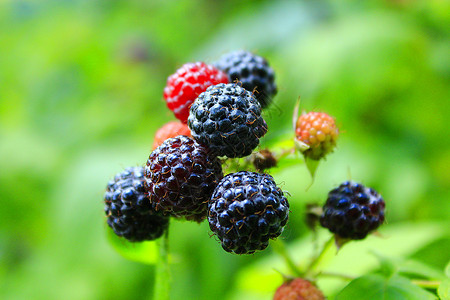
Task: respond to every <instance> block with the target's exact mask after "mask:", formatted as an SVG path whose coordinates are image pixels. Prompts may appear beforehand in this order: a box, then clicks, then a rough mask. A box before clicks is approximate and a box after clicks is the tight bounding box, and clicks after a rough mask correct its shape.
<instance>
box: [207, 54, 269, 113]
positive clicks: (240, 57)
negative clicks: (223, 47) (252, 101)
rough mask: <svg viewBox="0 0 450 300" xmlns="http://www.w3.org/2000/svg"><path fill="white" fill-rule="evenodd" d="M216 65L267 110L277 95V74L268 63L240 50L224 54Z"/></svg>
mask: <svg viewBox="0 0 450 300" xmlns="http://www.w3.org/2000/svg"><path fill="white" fill-rule="evenodd" d="M214 65H215V66H216V67H217V68H218V69H219V70H222V71H224V72H225V73H227V75H228V78H229V80H230V82H236V81H239V82H241V83H242V87H243V88H245V89H246V90H248V91H254V90H255V96H256V99H257V100H258V101H259V103H260V104H261V107H262V108H266V107H267V106H268V105H269V104H270V102H271V101H272V98H273V97H274V96H275V95H276V93H277V86H276V84H275V73H274V71H273V69H272V68H271V67H270V66H269V64H268V63H267V61H266V60H265V59H264V58H262V57H261V56H258V55H256V54H254V53H251V52H248V51H244V50H238V51H233V52H230V53H227V54H224V55H223V56H222V57H221V58H220V59H219V60H218V61H217V62H215V63H214Z"/></svg>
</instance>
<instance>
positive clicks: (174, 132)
mask: <svg viewBox="0 0 450 300" xmlns="http://www.w3.org/2000/svg"><path fill="white" fill-rule="evenodd" d="M179 135H186V136H189V137H190V136H191V131H190V130H189V127H188V126H187V125H186V124H183V123H180V122H177V121H171V122H169V123H166V124H165V125H164V126H163V127H161V128H160V129H158V131H157V132H156V134H155V139H154V140H153V150H154V149H156V148H158V146H160V145H161V144H162V143H163V142H164V141H165V140H167V139H169V138H174V137H177V136H179Z"/></svg>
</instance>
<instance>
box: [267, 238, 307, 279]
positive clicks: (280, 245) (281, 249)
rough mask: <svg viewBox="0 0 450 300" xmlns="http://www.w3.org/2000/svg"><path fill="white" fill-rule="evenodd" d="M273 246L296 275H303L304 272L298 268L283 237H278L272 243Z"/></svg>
mask: <svg viewBox="0 0 450 300" xmlns="http://www.w3.org/2000/svg"><path fill="white" fill-rule="evenodd" d="M271 245H272V248H273V249H274V251H275V252H277V253H278V254H279V255H281V257H283V259H284V261H285V262H286V265H287V266H288V267H289V269H290V270H291V272H292V273H293V275H294V276H297V277H302V275H303V273H302V272H301V271H300V270H299V269H298V268H297V266H296V265H295V263H294V261H293V260H292V257H291V256H290V255H289V253H288V251H287V249H286V244H285V243H284V242H283V240H281V239H277V240H276V241H275V242H272V243H271Z"/></svg>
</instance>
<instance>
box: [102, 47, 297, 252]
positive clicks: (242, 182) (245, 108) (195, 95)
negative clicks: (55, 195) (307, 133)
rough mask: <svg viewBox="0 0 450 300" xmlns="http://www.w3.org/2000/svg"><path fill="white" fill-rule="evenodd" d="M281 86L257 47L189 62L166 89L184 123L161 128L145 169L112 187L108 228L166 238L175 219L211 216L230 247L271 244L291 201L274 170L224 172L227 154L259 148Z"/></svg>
mask: <svg viewBox="0 0 450 300" xmlns="http://www.w3.org/2000/svg"><path fill="white" fill-rule="evenodd" d="M276 91H277V88H276V86H275V83H274V72H273V70H272V68H270V67H269V65H268V64H267V61H266V60H265V59H263V58H262V57H260V56H257V55H255V54H253V53H250V52H246V51H236V52H232V53H229V54H226V55H224V56H223V57H222V58H221V59H220V60H219V61H218V62H216V63H214V65H207V64H205V63H202V62H198V63H189V64H185V65H184V66H182V67H181V68H180V69H179V70H177V71H176V73H174V74H173V75H171V76H170V77H169V78H168V80H167V86H166V87H165V89H164V98H165V100H166V102H167V106H168V108H169V109H170V110H172V111H173V113H174V114H175V117H176V118H178V119H179V120H180V121H181V122H170V123H168V124H166V125H165V126H163V127H162V128H161V129H160V130H158V132H157V133H156V136H155V139H154V145H153V152H152V153H151V154H150V156H149V158H148V160H147V163H146V165H145V167H143V168H142V167H136V168H128V169H126V170H125V172H123V173H120V174H118V175H116V177H115V178H114V180H113V181H111V182H110V183H109V184H108V186H107V191H106V193H105V196H104V202H105V213H106V215H107V223H108V225H109V226H110V227H111V228H112V229H113V230H114V232H115V233H116V234H117V235H119V236H122V237H125V238H126V239H128V240H130V241H143V240H154V239H157V238H159V237H160V236H161V235H162V234H163V232H164V231H165V230H166V229H167V227H168V222H169V218H170V217H174V218H183V219H185V220H192V221H196V222H202V221H203V220H205V219H206V218H207V219H208V221H209V225H210V228H211V230H212V231H213V233H214V234H215V235H216V236H217V237H218V239H219V240H220V241H221V244H222V247H223V249H225V250H226V251H227V252H234V253H237V254H250V253H254V252H255V251H257V250H263V249H265V248H266V247H267V246H268V243H269V239H274V238H276V237H278V236H279V235H280V234H281V232H282V230H283V228H284V226H285V225H286V223H287V220H288V215H289V203H288V201H287V199H286V197H285V196H284V194H283V192H282V191H281V189H280V188H279V187H277V185H276V183H275V182H274V180H273V178H272V176H270V175H268V174H265V173H255V172H249V171H241V172H237V173H231V174H228V175H226V176H225V177H224V176H223V171H222V166H221V160H220V158H223V157H227V158H240V157H245V156H248V155H250V154H251V153H252V151H253V150H254V149H255V148H256V147H257V146H258V145H259V139H260V138H261V137H263V136H264V135H265V134H266V132H267V124H266V122H265V120H264V119H263V117H262V116H261V113H262V108H264V107H267V106H268V105H269V104H270V102H271V99H272V97H273V96H275V94H276ZM186 124H187V125H186Z"/></svg>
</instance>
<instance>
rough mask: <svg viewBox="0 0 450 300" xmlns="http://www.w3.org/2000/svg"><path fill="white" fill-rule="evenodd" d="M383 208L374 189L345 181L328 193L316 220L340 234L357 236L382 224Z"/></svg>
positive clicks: (344, 236) (352, 237)
mask: <svg viewBox="0 0 450 300" xmlns="http://www.w3.org/2000/svg"><path fill="white" fill-rule="evenodd" d="M384 208H385V203H384V200H383V198H382V197H381V196H380V195H379V194H378V193H377V192H376V191H375V190H373V189H371V188H367V187H364V186H363V185H362V184H359V183H355V182H349V181H346V182H344V183H342V184H341V185H340V186H339V187H337V188H335V189H333V190H331V191H330V192H329V193H328V198H327V202H326V203H325V205H324V207H323V214H322V216H321V217H320V224H321V225H322V226H323V227H325V228H328V229H329V230H330V231H331V232H333V233H335V234H336V235H338V236H339V237H341V238H344V239H352V240H361V239H364V238H365V237H366V236H367V234H369V233H370V232H372V231H374V230H375V229H377V228H378V227H379V226H380V225H381V224H383V222H384Z"/></svg>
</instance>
